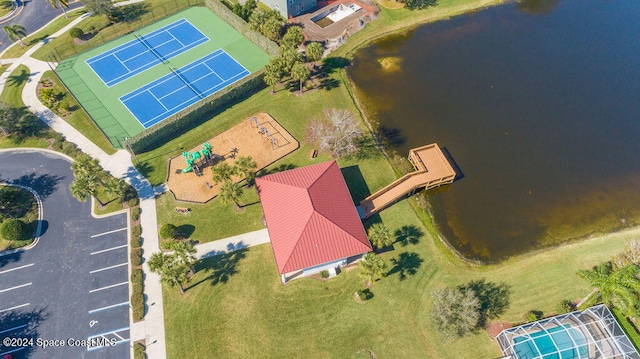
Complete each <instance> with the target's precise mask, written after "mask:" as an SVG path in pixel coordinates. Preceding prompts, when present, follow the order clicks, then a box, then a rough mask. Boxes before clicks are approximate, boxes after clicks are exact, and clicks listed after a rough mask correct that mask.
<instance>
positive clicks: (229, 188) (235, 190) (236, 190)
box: [218, 181, 242, 211]
mask: <svg viewBox="0 0 640 359" xmlns="http://www.w3.org/2000/svg"><path fill="white" fill-rule="evenodd" d="M218 196H219V197H220V201H222V203H225V204H226V203H232V202H233V204H234V210H236V211H240V210H241V209H242V205H241V204H240V203H239V202H238V201H239V200H240V197H241V196H242V187H240V186H238V185H237V184H235V183H233V182H231V181H225V182H224V183H223V184H222V186H220V193H219V194H218Z"/></svg>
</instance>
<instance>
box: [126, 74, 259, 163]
mask: <svg viewBox="0 0 640 359" xmlns="http://www.w3.org/2000/svg"><path fill="white" fill-rule="evenodd" d="M263 76H264V69H261V70H260V71H257V72H255V73H253V74H251V75H249V76H247V77H245V78H244V79H242V80H240V81H238V82H236V83H234V84H232V85H230V86H228V87H225V88H224V89H222V90H220V91H218V92H216V93H214V94H212V95H211V96H209V97H207V98H206V99H205V100H203V101H200V102H198V103H196V104H194V105H192V106H189V107H187V108H185V109H183V110H182V111H180V112H178V113H176V114H175V115H173V116H171V117H170V118H168V119H166V120H164V121H162V122H160V123H159V124H157V125H155V126H151V127H150V128H148V129H146V130H144V131H142V132H140V133H138V134H137V135H135V136H134V137H132V138H131V140H130V143H129V145H130V147H131V149H132V150H133V151H134V152H135V153H143V152H147V151H150V150H153V149H155V148H156V147H158V146H160V145H162V144H164V143H166V142H169V141H170V140H172V139H174V138H176V136H178V135H179V134H182V133H184V132H187V131H189V130H191V129H194V128H196V127H197V126H199V125H201V124H202V123H204V122H206V121H208V120H209V119H211V118H212V117H214V116H215V115H217V114H219V113H220V112H222V110H224V109H225V108H226V107H227V106H229V105H231V104H234V103H238V102H240V101H242V100H244V99H246V98H248V97H249V96H250V95H252V94H254V93H255V92H256V91H257V90H259V89H261V88H263V87H264V86H265V85H264V82H263V81H262V78H263Z"/></svg>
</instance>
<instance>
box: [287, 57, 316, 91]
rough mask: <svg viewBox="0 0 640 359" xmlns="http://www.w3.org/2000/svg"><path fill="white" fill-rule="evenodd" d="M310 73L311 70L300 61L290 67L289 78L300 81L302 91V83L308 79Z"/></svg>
mask: <svg viewBox="0 0 640 359" xmlns="http://www.w3.org/2000/svg"><path fill="white" fill-rule="evenodd" d="M310 75H311V71H309V68H308V67H306V66H305V65H304V64H303V63H302V62H296V63H295V64H293V67H291V78H292V79H293V80H299V81H300V92H303V91H304V89H303V87H302V84H303V83H304V82H305V81H307V80H308V79H309V76H310Z"/></svg>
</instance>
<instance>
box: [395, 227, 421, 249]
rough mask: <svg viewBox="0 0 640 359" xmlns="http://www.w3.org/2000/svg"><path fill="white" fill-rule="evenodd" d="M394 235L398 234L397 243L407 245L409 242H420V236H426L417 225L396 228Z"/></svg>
mask: <svg viewBox="0 0 640 359" xmlns="http://www.w3.org/2000/svg"><path fill="white" fill-rule="evenodd" d="M394 235H395V236H396V243H400V244H401V245H402V246H407V245H409V244H418V243H419V242H420V238H422V236H424V232H422V230H421V229H420V228H418V227H416V226H402V227H400V228H399V229H396V231H395V232H394Z"/></svg>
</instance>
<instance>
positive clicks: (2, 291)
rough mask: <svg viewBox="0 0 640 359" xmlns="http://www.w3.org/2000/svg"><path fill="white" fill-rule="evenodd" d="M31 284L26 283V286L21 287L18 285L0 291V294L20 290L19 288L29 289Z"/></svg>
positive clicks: (21, 285)
mask: <svg viewBox="0 0 640 359" xmlns="http://www.w3.org/2000/svg"><path fill="white" fill-rule="evenodd" d="M31 284H32V283H31V282H29V283H26V284H20V285H17V286H15V287H11V288H7V289H3V290H0V293H4V292H8V291H10V290H14V289H19V288H23V287H28V286H30V285H31Z"/></svg>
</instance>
